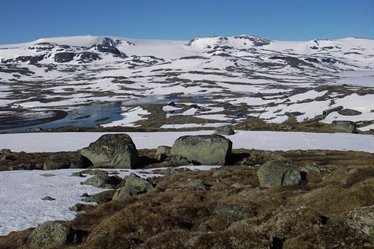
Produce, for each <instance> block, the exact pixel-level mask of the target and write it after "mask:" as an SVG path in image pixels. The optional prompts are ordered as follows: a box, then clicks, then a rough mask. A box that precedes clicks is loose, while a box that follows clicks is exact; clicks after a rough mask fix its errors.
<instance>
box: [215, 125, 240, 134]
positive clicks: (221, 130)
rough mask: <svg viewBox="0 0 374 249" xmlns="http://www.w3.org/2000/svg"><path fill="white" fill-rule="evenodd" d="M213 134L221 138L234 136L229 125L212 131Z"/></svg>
mask: <svg viewBox="0 0 374 249" xmlns="http://www.w3.org/2000/svg"><path fill="white" fill-rule="evenodd" d="M213 134H216V135H221V136H230V135H234V134H235V131H234V130H233V129H232V128H231V126H230V125H225V126H221V127H218V128H217V129H216V130H215V131H214V133H213Z"/></svg>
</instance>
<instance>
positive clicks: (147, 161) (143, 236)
mask: <svg viewBox="0 0 374 249" xmlns="http://www.w3.org/2000/svg"><path fill="white" fill-rule="evenodd" d="M212 137H213V138H214V136H212ZM228 138H229V136H228ZM201 139H202V141H206V140H207V137H206V136H203V137H202V138H201ZM209 139H210V138H209ZM209 139H208V140H209ZM190 140H191V139H184V141H185V142H186V141H187V142H186V143H187V144H188V143H191V141H190ZM196 140H197V139H196V138H194V140H193V141H192V143H193V144H196V143H201V141H200V142H196ZM209 141H213V140H209ZM214 141H215V140H214ZM221 142H222V141H221ZM90 146H91V145H90ZM99 146H102V144H101V145H99ZM200 146H203V145H200ZM173 147H174V146H173ZM208 147H212V146H208ZM200 148H202V147H200ZM170 149H172V148H169V149H168V148H163V147H160V148H158V149H150V150H145V149H144V150H139V151H138V163H139V164H138V167H141V168H160V171H159V173H161V174H164V175H165V176H163V177H154V178H149V179H141V178H139V177H137V176H136V175H130V176H129V177H125V178H124V179H120V178H118V177H108V175H107V173H105V172H104V171H100V169H82V171H81V174H89V175H92V177H91V178H88V179H87V180H86V181H85V184H93V185H95V186H97V187H103V192H101V193H100V194H97V195H93V196H87V195H84V194H83V193H82V199H86V201H88V202H97V203H99V205H97V206H93V205H90V204H89V203H87V204H77V205H75V206H74V207H71V208H72V209H73V210H76V211H77V212H79V213H78V215H77V217H76V218H75V219H74V220H72V221H56V222H47V223H43V224H42V225H40V226H39V227H38V228H36V229H35V228H30V229H27V230H24V231H20V232H12V233H10V234H9V235H8V236H2V237H0V244H1V245H2V248H30V247H31V248H43V246H47V247H48V248H373V247H374V235H373V231H374V217H373V212H374V209H373V207H374V199H373V191H374V166H373V165H374V155H373V154H372V153H365V152H352V151H324V150H308V151H302V150H297V151H261V150H247V149H235V150H232V151H231V153H230V156H229V157H228V158H227V159H228V160H226V161H225V165H224V166H222V167H220V168H216V169H212V170H209V171H200V170H188V169H185V168H177V167H172V166H175V164H176V160H175V156H173V155H172V153H171V152H170ZM201 150H203V149H201ZM174 151H177V149H176V148H174ZM224 153H225V152H224ZM53 154H57V153H13V152H10V151H6V150H3V151H2V160H1V161H0V164H1V169H2V170H10V169H13V170H15V169H33V168H35V169H36V170H40V169H42V168H43V167H45V162H46V161H48V158H49V159H50V160H52V159H51V155H53ZM187 157H189V156H187ZM196 158H198V157H196ZM196 158H194V159H191V160H190V161H189V162H181V160H180V159H178V160H177V161H178V162H180V163H181V164H183V163H190V162H191V161H195V163H197V162H196V160H197V159H196ZM185 159H186V158H185ZM54 160H61V158H60V159H58V158H57V159H54ZM69 160H75V159H69ZM282 170H283V171H282ZM280 171H282V172H280ZM46 172H47V171H46ZM295 173H296V174H295ZM78 176H79V174H78ZM103 183H104V184H103ZM108 184H110V186H111V187H108ZM82 211H83V212H82Z"/></svg>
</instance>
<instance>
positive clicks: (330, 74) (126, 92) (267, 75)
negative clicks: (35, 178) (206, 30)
mask: <svg viewBox="0 0 374 249" xmlns="http://www.w3.org/2000/svg"><path fill="white" fill-rule="evenodd" d="M0 51H1V53H0V72H1V74H0V82H1V93H0V107H3V108H4V109H5V110H6V111H8V110H14V111H20V110H23V111H28V112H35V111H48V110H64V111H67V112H69V113H75V114H71V115H70V116H68V117H66V118H65V119H62V120H60V123H57V122H54V123H50V124H43V125H39V124H38V125H36V126H28V127H30V128H35V127H39V126H40V127H41V128H43V129H46V128H55V127H59V126H62V125H82V126H87V125H89V126H96V125H100V126H105V127H108V126H115V125H122V126H138V125H139V121H141V120H146V119H147V118H148V117H149V115H152V113H150V112H149V111H148V110H144V107H143V106H141V105H142V104H155V103H158V104H161V103H163V104H165V106H166V105H167V104H168V103H169V102H171V101H174V102H175V103H177V104H180V105H186V102H189V103H190V102H193V103H194V104H195V105H197V106H198V108H199V109H196V110H188V109H187V108H184V109H183V110H180V111H178V112H177V113H174V114H170V115H169V114H168V115H169V116H167V117H166V118H165V120H164V121H163V122H164V124H163V125H165V127H169V126H170V125H172V124H173V122H172V121H170V119H169V118H168V117H170V116H175V115H185V116H190V117H195V118H197V119H199V120H204V119H205V120H206V119H210V120H212V119H215V120H221V121H222V122H223V123H226V124H228V123H232V122H234V123H238V122H241V121H242V120H244V119H248V118H251V117H258V116H259V114H261V115H260V116H259V117H260V118H262V119H263V120H264V121H266V122H269V123H282V122H284V121H286V120H288V119H289V118H290V114H292V115H294V116H295V117H294V118H295V119H296V121H297V122H303V121H306V120H310V119H313V118H315V117H316V116H318V115H321V114H322V112H323V110H325V109H328V108H330V107H333V106H338V105H341V106H343V108H344V109H347V110H349V109H350V110H355V111H358V112H360V114H357V115H331V116H329V117H326V119H325V120H322V121H323V122H325V123H330V122H332V121H334V120H348V121H354V122H357V121H360V122H365V123H367V124H368V125H370V122H372V121H373V120H374V112H373V110H374V101H373V99H374V94H373V92H372V90H373V88H374V74H373V70H374V62H373V56H374V40H371V39H359V38H344V39H336V40H311V41H270V40H267V39H263V38H259V37H254V36H250V35H240V36H234V37H223V36H217V37H199V38H195V39H192V40H191V41H163V40H137V39H127V38H121V37H104V36H75V37H57V38H43V39H39V40H36V41H34V42H29V43H24V44H13V45H1V46H0ZM20 89H21V90H22V91H20ZM358 91H359V94H357V92H358ZM108 104H112V105H116V106H118V109H117V110H112V111H111V112H106V110H102V111H101V112H100V113H97V114H96V116H95V118H93V117H92V116H93V114H92V113H91V112H90V111H89V110H87V109H90V107H89V106H90V105H92V106H97V107H100V106H108ZM225 105H226V108H225V111H226V112H224V111H222V107H223V106H225ZM227 105H230V107H227ZM202 106H203V107H204V108H200V107H202ZM87 107H88V108H87ZM237 109H241V110H243V109H245V111H244V112H242V113H241V114H240V117H238V116H235V115H234V114H236V113H237ZM165 110H166V109H165ZM212 112H214V113H212ZM4 115H6V114H5V113H4V112H3V111H2V110H0V118H1V117H2V116H4ZM292 115H291V116H292ZM26 125H27V124H25V126H26ZM199 126H200V124H199V122H196V123H190V124H189V127H199ZM10 128H11V127H9V126H4V127H1V126H0V132H1V131H4V132H6V131H9V129H10ZM371 128H372V127H366V128H365V127H364V128H363V129H364V130H370V129H371ZM25 129H26V127H22V130H20V129H18V130H16V131H24V130H25ZM364 130H363V131H364Z"/></svg>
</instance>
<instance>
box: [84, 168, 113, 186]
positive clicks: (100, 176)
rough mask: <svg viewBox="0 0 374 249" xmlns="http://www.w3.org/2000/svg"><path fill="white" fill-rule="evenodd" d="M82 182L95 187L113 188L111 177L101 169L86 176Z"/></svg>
mask: <svg viewBox="0 0 374 249" xmlns="http://www.w3.org/2000/svg"><path fill="white" fill-rule="evenodd" d="M83 184H84V185H91V186H94V187H96V188H107V189H115V186H114V184H113V181H112V179H111V178H110V177H109V176H108V173H106V172H103V171H102V172H99V173H97V174H95V175H94V176H93V177H90V178H88V179H87V180H86V181H85V182H84V183H83Z"/></svg>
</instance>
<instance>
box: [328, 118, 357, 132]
mask: <svg viewBox="0 0 374 249" xmlns="http://www.w3.org/2000/svg"><path fill="white" fill-rule="evenodd" d="M331 126H332V127H333V128H334V129H335V130H338V131H343V132H349V133H352V132H354V131H355V130H356V123H355V122H353V121H343V120H334V121H332V122H331Z"/></svg>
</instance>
